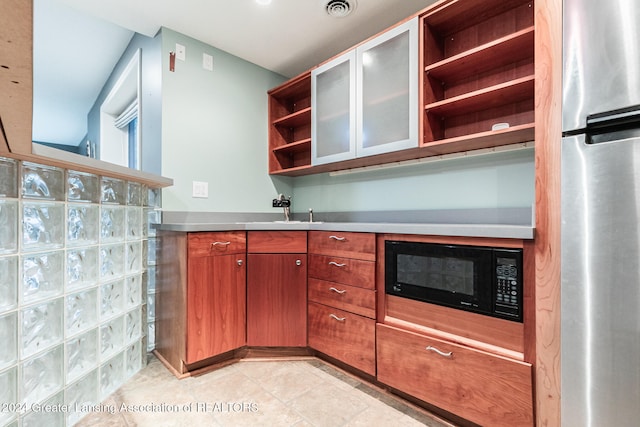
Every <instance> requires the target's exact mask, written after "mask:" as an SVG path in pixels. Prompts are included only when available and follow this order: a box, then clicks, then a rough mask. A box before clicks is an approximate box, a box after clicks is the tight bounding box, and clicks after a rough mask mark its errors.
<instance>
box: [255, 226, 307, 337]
mask: <svg viewBox="0 0 640 427" xmlns="http://www.w3.org/2000/svg"><path fill="white" fill-rule="evenodd" d="M306 250H307V233H306V232H305V231H294V232H290V231H276V232H270V231H255V232H249V235H248V251H249V254H248V255H247V257H248V259H247V264H248V265H247V345H249V346H254V347H306V346H307V310H306V303H307V254H306Z"/></svg>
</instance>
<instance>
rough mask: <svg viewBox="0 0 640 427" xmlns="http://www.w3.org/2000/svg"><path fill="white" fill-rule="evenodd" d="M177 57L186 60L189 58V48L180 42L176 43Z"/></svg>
mask: <svg viewBox="0 0 640 427" xmlns="http://www.w3.org/2000/svg"><path fill="white" fill-rule="evenodd" d="M176 58H177V59H179V60H180V61H184V60H185V59H186V58H187V48H186V47H184V46H183V45H181V44H179V43H176Z"/></svg>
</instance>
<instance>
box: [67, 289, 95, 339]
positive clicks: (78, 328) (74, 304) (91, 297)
mask: <svg viewBox="0 0 640 427" xmlns="http://www.w3.org/2000/svg"><path fill="white" fill-rule="evenodd" d="M97 300H98V290H97V289H91V290H88V291H82V292H77V293H75V294H71V295H67V296H66V297H65V321H64V327H65V336H67V337H69V336H72V335H75V334H77V333H80V332H83V331H86V330H87V329H89V328H92V327H94V326H96V325H97V324H98V309H97Z"/></svg>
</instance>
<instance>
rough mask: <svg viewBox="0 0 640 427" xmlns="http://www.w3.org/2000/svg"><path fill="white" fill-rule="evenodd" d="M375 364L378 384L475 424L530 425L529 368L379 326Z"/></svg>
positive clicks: (503, 359) (524, 364) (531, 416)
mask: <svg viewBox="0 0 640 427" xmlns="http://www.w3.org/2000/svg"><path fill="white" fill-rule="evenodd" d="M429 349H437V350H438V351H440V352H442V353H444V354H445V355H446V354H448V353H450V354H449V356H448V357H447V356H443V355H440V354H438V353H437V352H436V351H435V350H429ZM377 360H378V380H379V381H381V382H383V383H385V384H388V385H390V386H392V387H394V388H397V389H399V390H401V391H404V392H406V393H409V394H411V395H413V396H415V397H417V398H419V399H422V400H424V401H426V402H429V403H431V404H433V405H435V406H438V407H440V408H442V409H445V410H447V411H449V412H452V413H454V414H456V415H458V416H460V417H463V418H465V419H468V420H470V421H472V422H474V423H478V424H480V425H487V426H489V425H490V426H496V427H498V426H515V425H517V426H532V425H533V420H534V417H533V396H532V375H531V372H532V367H531V365H530V364H527V363H523V362H517V361H511V360H508V359H505V358H502V357H496V356H492V355H490V354H487V353H482V352H478V351H474V350H471V349H466V348H464V347H461V346H457V345H455V344H449V343H447V342H445V341H440V340H436V339H430V338H427V337H424V336H421V335H418V334H414V333H410V332H405V331H400V330H398V329H394V328H390V327H387V326H384V325H380V324H378V325H377Z"/></svg>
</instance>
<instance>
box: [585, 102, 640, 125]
mask: <svg viewBox="0 0 640 427" xmlns="http://www.w3.org/2000/svg"><path fill="white" fill-rule="evenodd" d="M629 123H639V124H640V105H634V106H632V107H627V108H622V109H619V110H613V111H605V112H602V113H598V114H591V115H590V116H588V117H587V129H599V128H604V127H612V126H619V125H625V124H629Z"/></svg>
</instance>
